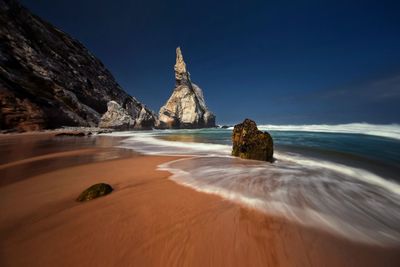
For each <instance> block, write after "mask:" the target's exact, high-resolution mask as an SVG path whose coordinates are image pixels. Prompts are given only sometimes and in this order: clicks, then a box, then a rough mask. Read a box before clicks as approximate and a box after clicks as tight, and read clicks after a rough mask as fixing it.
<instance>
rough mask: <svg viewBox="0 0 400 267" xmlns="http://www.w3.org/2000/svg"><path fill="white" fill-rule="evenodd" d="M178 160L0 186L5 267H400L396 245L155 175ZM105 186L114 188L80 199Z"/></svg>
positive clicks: (143, 161)
mask: <svg viewBox="0 0 400 267" xmlns="http://www.w3.org/2000/svg"><path fill="white" fill-rule="evenodd" d="M82 153H88V151H86V150H85V151H82ZM73 155H76V152H73ZM172 159H174V158H172V157H153V156H152V157H150V156H134V157H130V158H126V159H118V160H111V161H104V162H95V163H89V164H85V165H79V166H73V167H68V168H61V169H57V170H53V171H46V172H45V173H41V174H38V175H35V176H32V177H29V178H25V179H22V180H21V179H20V180H18V181H16V182H10V183H7V184H5V185H3V186H0V212H1V213H0V266H400V250H399V249H398V248H381V247H373V246H368V245H365V244H356V243H352V242H350V241H347V240H343V239H339V238H336V237H333V236H331V235H329V234H327V233H323V232H320V231H316V230H311V229H307V228H304V227H301V226H298V225H293V224H291V223H289V222H287V221H285V220H282V219H278V218H273V217H270V216H266V215H264V214H261V213H259V212H256V211H253V210H250V209H247V208H244V207H241V206H240V205H237V204H234V203H231V202H229V201H225V200H223V199H221V198H220V197H217V196H213V195H207V194H203V193H198V192H196V191H194V190H192V189H189V188H186V187H183V186H180V185H177V184H175V183H174V182H172V181H170V180H168V176H169V173H167V172H163V171H156V166H157V165H158V164H160V163H162V162H166V161H169V160H172ZM19 163H20V164H24V162H19ZM0 167H1V165H0ZM98 182H107V183H109V184H111V185H112V186H113V187H114V189H115V191H114V192H113V193H111V194H110V195H108V196H105V197H103V198H99V199H95V200H92V201H89V202H86V203H78V202H76V201H75V198H76V197H77V196H78V195H79V193H80V192H81V191H83V190H84V189H86V188H87V187H88V186H90V185H92V184H94V183H98Z"/></svg>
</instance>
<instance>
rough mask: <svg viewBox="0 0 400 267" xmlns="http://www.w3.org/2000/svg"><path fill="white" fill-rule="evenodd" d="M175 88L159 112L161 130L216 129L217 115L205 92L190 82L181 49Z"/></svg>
mask: <svg viewBox="0 0 400 267" xmlns="http://www.w3.org/2000/svg"><path fill="white" fill-rule="evenodd" d="M174 70H175V88H174V91H173V93H172V95H171V97H170V98H169V99H168V101H167V103H166V104H165V105H164V106H163V107H161V109H160V112H159V127H160V128H206V127H215V115H214V114H213V113H212V112H211V111H209V110H208V108H207V106H206V104H205V101H204V96H203V92H202V90H201V89H200V87H198V86H197V85H196V84H194V83H192V81H191V80H190V74H189V72H188V71H187V69H186V63H185V61H184V60H183V56H182V52H181V49H180V48H179V47H178V48H177V49H176V64H175V67H174Z"/></svg>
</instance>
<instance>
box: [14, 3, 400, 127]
mask: <svg viewBox="0 0 400 267" xmlns="http://www.w3.org/2000/svg"><path fill="white" fill-rule="evenodd" d="M21 2H22V3H23V4H24V5H25V6H26V7H28V8H29V9H30V10H31V11H32V12H33V13H35V14H36V15H39V16H40V17H42V18H43V19H45V20H47V21H49V22H50V23H52V24H53V25H55V26H56V27H58V28H60V29H61V30H63V31H64V32H66V33H68V34H70V35H71V36H72V37H74V38H76V39H78V40H79V41H80V42H81V43H83V44H84V45H85V46H86V47H87V48H88V49H89V50H90V51H91V52H92V53H93V54H94V55H95V56H96V57H98V58H99V59H100V60H101V61H102V62H103V63H104V64H105V66H106V67H107V68H108V69H109V70H110V71H111V73H112V74H113V75H114V77H115V79H116V80H117V82H118V83H119V84H120V85H121V86H122V87H123V88H124V90H125V91H127V92H128V93H129V94H131V95H133V96H135V97H136V98H137V99H138V100H140V101H141V102H143V103H144V104H146V105H147V106H148V107H150V108H151V109H152V110H154V111H156V112H158V110H159V108H160V107H161V106H162V105H163V104H164V103H165V102H166V101H167V100H168V98H169V96H170V95H171V93H172V90H173V87H174V83H175V81H174V70H173V66H174V64H175V48H176V47H177V46H180V47H181V49H182V52H183V56H184V59H185V62H186V65H187V68H188V70H189V72H190V74H191V78H192V81H193V82H194V83H196V84H197V85H199V86H200V87H201V88H202V89H203V93H204V96H205V100H206V104H207V105H208V107H209V109H210V110H212V111H213V112H214V113H215V114H216V116H217V123H218V124H232V123H236V122H239V121H241V120H243V119H244V118H247V117H248V118H252V119H254V120H256V121H257V122H258V123H262V124H322V123H324V124H337V123H351V122H368V123H374V124H388V123H400V15H399V14H400V1H396V0H394V1H384V0H381V1H368V0H363V1H361V0H360V1H352V0H347V1H341V0H335V1H324V0H317V1H312V0H309V1H301V0H298V1H284V0H283V1H270V0H264V1H234V0H229V1H225V0H221V1H216V0H213V1H208V0H201V1H193V0H192V1H166V0H158V1H153V0H144V1H132V0H113V1H109V0H85V1H81V0H79V1H78V0H57V1H48V0H22V1H21Z"/></svg>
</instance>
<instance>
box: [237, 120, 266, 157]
mask: <svg viewBox="0 0 400 267" xmlns="http://www.w3.org/2000/svg"><path fill="white" fill-rule="evenodd" d="M232 145H233V146H232V156H236V157H240V158H243V159H254V160H263V161H269V162H272V160H273V155H274V144H273V140H272V137H271V135H270V134H269V133H267V132H262V131H260V130H258V128H257V124H256V123H255V122H254V121H252V120H250V119H245V120H244V121H243V122H242V123H240V124H237V125H235V127H234V129H233V132H232Z"/></svg>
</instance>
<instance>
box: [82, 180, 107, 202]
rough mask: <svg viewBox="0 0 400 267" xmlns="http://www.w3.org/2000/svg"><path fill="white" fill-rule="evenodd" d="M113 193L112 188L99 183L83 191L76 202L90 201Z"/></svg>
mask: <svg viewBox="0 0 400 267" xmlns="http://www.w3.org/2000/svg"><path fill="white" fill-rule="evenodd" d="M112 191H113V188H112V187H111V185H109V184H105V183H99V184H95V185H92V186H91V187H89V188H88V189H86V190H85V191H83V192H82V193H81V194H80V195H79V197H78V198H77V199H76V201H79V202H82V201H87V200H92V199H95V198H98V197H102V196H105V195H108V194H110V193H111V192H112Z"/></svg>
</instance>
